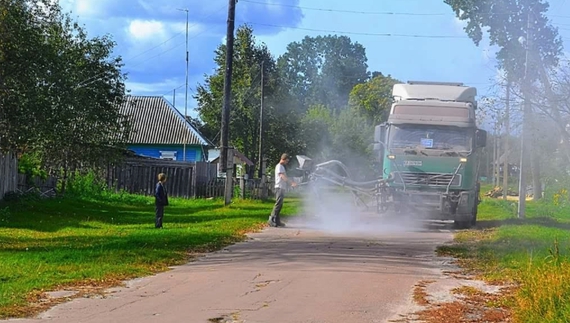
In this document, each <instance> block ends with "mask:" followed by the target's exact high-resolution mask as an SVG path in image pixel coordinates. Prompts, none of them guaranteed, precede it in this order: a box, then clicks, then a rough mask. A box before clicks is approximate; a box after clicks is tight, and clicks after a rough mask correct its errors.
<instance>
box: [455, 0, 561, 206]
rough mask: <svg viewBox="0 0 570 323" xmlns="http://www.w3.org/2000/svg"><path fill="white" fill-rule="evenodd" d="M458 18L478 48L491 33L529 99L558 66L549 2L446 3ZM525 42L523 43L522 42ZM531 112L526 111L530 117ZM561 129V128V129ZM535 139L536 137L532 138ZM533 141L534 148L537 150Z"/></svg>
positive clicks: (509, 72)
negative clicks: (537, 84)
mask: <svg viewBox="0 0 570 323" xmlns="http://www.w3.org/2000/svg"><path fill="white" fill-rule="evenodd" d="M444 2H445V3H446V4H448V5H450V6H451V8H452V9H453V11H454V12H455V14H456V16H457V17H458V18H459V19H460V20H463V21H466V22H467V25H466V27H465V31H466V32H467V34H468V35H469V37H470V38H471V39H472V40H473V41H474V42H475V44H476V45H479V43H480V41H481V39H482V36H483V28H485V27H486V28H487V29H488V33H489V39H490V43H491V45H497V46H498V47H499V51H498V52H497V60H498V62H499V67H500V68H501V69H503V70H505V72H506V76H507V78H508V79H509V80H510V81H511V82H514V83H516V84H518V85H519V87H522V88H523V90H524V91H525V92H526V95H527V96H528V95H529V93H528V92H529V91H530V84H532V83H533V82H535V81H536V80H543V81H544V79H545V75H544V72H543V71H544V70H545V69H547V68H549V67H553V66H556V65H557V64H558V61H559V57H560V53H561V51H562V40H561V39H560V37H559V35H558V32H557V29H556V28H554V27H553V26H552V25H551V24H550V23H549V21H548V18H547V17H546V12H547V10H548V7H549V5H548V2H546V1H543V0H505V1H495V0H480V1H470V0H444ZM521 40H524V41H521ZM529 112H530V111H526V113H529ZM560 126H562V125H560ZM531 138H536V134H534V135H533V136H531ZM537 145H538V142H536V141H534V142H533V143H532V146H531V147H536V146H537ZM531 154H533V157H532V160H533V161H534V162H533V163H532V170H533V175H534V176H533V177H534V185H533V186H534V189H535V194H534V195H535V198H538V197H539V196H541V195H542V192H541V189H540V187H541V185H540V176H539V174H540V165H539V163H537V162H536V160H537V158H538V155H537V154H538V150H537V149H531Z"/></svg>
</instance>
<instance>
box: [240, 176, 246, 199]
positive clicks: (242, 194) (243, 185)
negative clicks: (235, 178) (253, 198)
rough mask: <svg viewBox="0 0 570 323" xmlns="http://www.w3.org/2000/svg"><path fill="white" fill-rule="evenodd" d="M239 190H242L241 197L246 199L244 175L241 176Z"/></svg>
mask: <svg viewBox="0 0 570 323" xmlns="http://www.w3.org/2000/svg"><path fill="white" fill-rule="evenodd" d="M239 190H240V195H241V196H240V197H241V199H242V200H243V199H245V178H244V177H243V175H241V176H240V177H239Z"/></svg>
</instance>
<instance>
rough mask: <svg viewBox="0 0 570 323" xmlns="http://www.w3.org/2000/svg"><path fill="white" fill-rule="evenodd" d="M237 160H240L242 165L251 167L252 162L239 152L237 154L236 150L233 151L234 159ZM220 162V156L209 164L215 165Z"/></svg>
mask: <svg viewBox="0 0 570 323" xmlns="http://www.w3.org/2000/svg"><path fill="white" fill-rule="evenodd" d="M235 158H237V159H239V160H241V161H242V162H243V163H245V164H246V165H249V166H253V165H254V164H253V162H252V161H251V160H250V159H249V158H247V157H246V156H245V155H244V154H242V153H241V152H239V151H238V150H237V149H234V159H235ZM219 161H220V156H218V157H216V158H214V159H213V160H212V161H211V163H213V164H215V163H218V162H219Z"/></svg>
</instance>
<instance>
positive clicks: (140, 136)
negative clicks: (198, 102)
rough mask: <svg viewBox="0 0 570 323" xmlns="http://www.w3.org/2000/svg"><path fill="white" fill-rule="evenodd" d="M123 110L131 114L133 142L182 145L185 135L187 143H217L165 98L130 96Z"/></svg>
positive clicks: (126, 113) (124, 103)
mask: <svg viewBox="0 0 570 323" xmlns="http://www.w3.org/2000/svg"><path fill="white" fill-rule="evenodd" d="M120 111H121V113H122V114H124V115H127V116H129V117H130V121H131V127H132V130H131V133H130V136H129V143H131V144H165V145H172V144H174V145H182V144H184V139H185V138H186V144H187V145H202V146H215V145H214V144H212V142H210V141H209V140H208V139H207V138H206V137H204V136H203V135H202V134H201V133H200V132H199V131H198V130H197V129H196V128H194V126H192V124H191V123H190V122H188V121H187V120H186V119H185V118H184V116H183V115H182V113H180V112H179V111H178V110H177V109H176V108H175V107H174V106H173V105H172V104H170V102H168V101H167V100H166V99H165V98H164V97H161V96H132V95H128V96H126V97H125V101H124V102H123V104H122V105H121V107H120Z"/></svg>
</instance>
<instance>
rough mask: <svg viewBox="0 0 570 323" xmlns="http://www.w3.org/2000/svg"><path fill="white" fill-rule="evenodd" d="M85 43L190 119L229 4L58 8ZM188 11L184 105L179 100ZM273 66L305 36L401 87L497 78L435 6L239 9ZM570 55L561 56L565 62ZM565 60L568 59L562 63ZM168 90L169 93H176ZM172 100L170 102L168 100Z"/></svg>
mask: <svg viewBox="0 0 570 323" xmlns="http://www.w3.org/2000/svg"><path fill="white" fill-rule="evenodd" d="M566 1H567V0H551V1H549V3H550V6H551V8H550V10H549V13H548V17H549V18H550V19H551V21H552V23H553V25H554V26H555V27H558V28H559V34H560V36H561V37H562V39H563V41H564V42H565V48H564V51H565V53H570V50H569V49H568V48H570V46H568V45H566V43H570V0H568V1H567V2H566ZM59 3H60V5H61V6H62V8H63V9H64V10H65V11H67V12H71V14H72V16H73V17H74V18H75V19H76V20H77V21H78V22H79V23H80V24H81V25H84V27H85V29H86V31H87V32H88V34H89V35H90V36H92V37H95V36H100V35H103V34H109V35H111V36H112V38H113V39H114V40H115V42H116V43H117V46H116V49H115V55H120V56H121V57H122V58H123V60H124V63H125V66H124V67H123V72H126V73H128V76H127V81H126V86H127V89H128V90H130V94H132V95H161V96H164V97H165V98H166V99H168V100H169V101H170V102H171V103H175V106H176V108H177V109H178V110H180V111H181V112H182V113H183V114H184V113H185V111H187V113H188V115H191V116H193V117H195V116H196V111H195V110H194V109H195V107H196V100H195V99H193V98H192V96H193V95H194V92H195V89H196V86H197V85H198V84H203V83H204V80H205V75H206V74H207V75H209V74H212V73H213V70H214V68H215V63H214V60H213V59H214V51H215V49H216V48H217V47H218V46H219V45H220V44H221V43H222V42H224V41H225V34H226V26H227V25H226V22H227V13H228V0H209V1H203V0H185V1H183V0H170V1H162V0H121V1H116V0H59ZM185 10H188V30H189V32H188V49H189V68H188V75H189V76H188V100H187V104H186V105H185V104H184V102H185V101H184V100H185V77H186V54H185V53H186V37H185V36H186V21H187V20H186V17H187V12H186V11H185ZM246 23H247V24H249V25H251V26H252V27H253V30H254V35H255V36H256V39H257V40H258V41H260V42H264V43H265V44H267V46H268V48H269V50H270V51H271V52H272V54H273V55H274V56H275V58H277V57H278V56H280V55H282V54H283V53H284V52H285V51H286V47H287V45H288V44H289V43H291V42H296V41H301V40H302V39H303V38H304V37H305V36H307V35H308V36H318V35H328V34H338V35H346V36H348V37H350V38H351V40H352V41H353V42H358V43H360V44H362V45H363V46H364V48H365V49H366V55H367V57H368V68H369V70H370V71H380V72H382V73H383V74H385V75H387V74H390V75H391V76H392V77H394V78H396V79H399V80H401V81H408V80H423V81H445V82H463V83H465V84H467V85H471V86H475V87H477V89H478V93H479V98H482V97H483V96H485V95H488V94H490V93H491V92H490V91H491V90H492V88H493V85H494V84H495V80H496V79H497V77H498V71H497V69H496V60H495V50H496V49H495V48H491V47H489V45H488V41H487V39H486V38H484V40H483V42H481V44H480V45H479V46H476V45H475V44H474V43H473V41H471V40H470V39H469V38H468V37H467V36H466V34H465V32H464V31H463V29H462V28H463V23H462V22H460V21H459V20H458V19H456V18H455V15H454V13H453V12H452V10H451V8H450V7H449V6H448V5H446V4H445V3H444V2H443V0H395V1H387V0H351V1H330V0H239V1H238V3H237V5H236V29H237V28H238V27H239V26H240V25H243V24H246ZM567 55H568V54H567ZM568 56H570V55H568ZM174 90H175V91H174ZM174 92H175V93H176V98H175V99H174Z"/></svg>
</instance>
